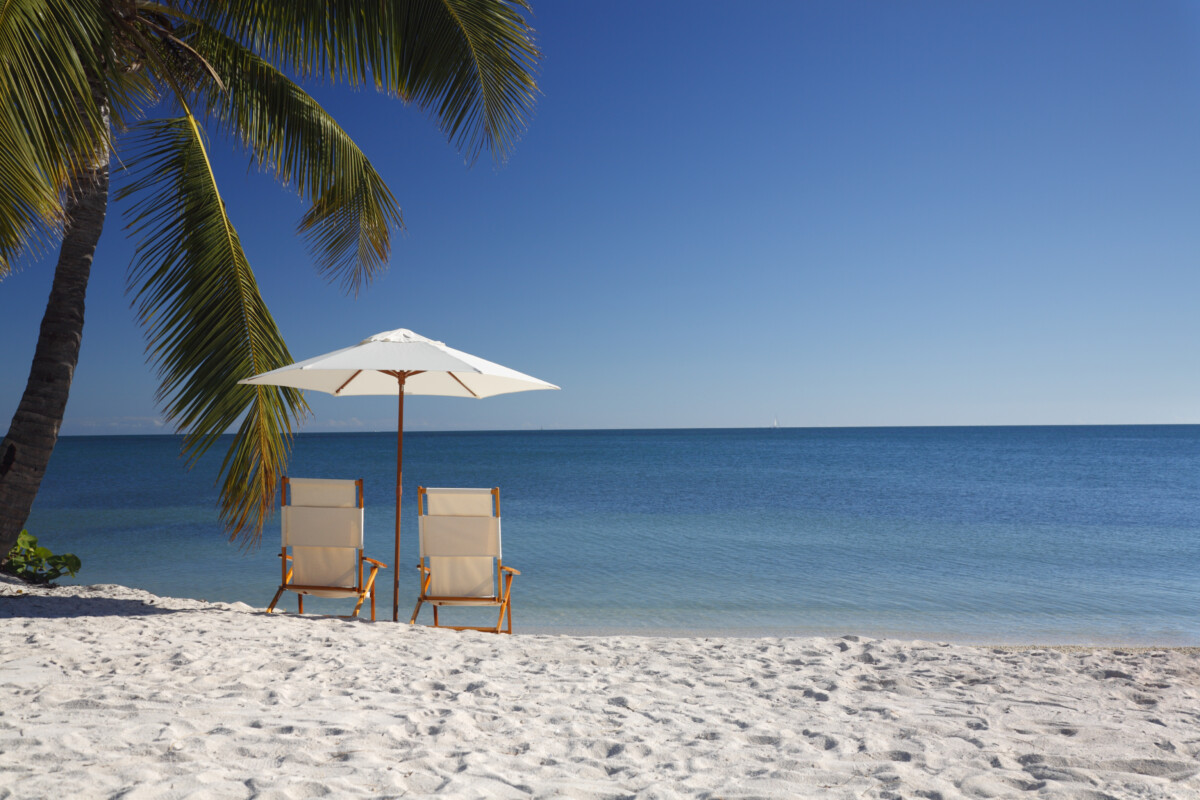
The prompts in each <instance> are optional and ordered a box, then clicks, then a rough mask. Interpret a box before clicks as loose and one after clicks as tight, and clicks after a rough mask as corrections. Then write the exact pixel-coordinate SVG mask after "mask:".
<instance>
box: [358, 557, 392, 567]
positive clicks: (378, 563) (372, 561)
mask: <svg viewBox="0 0 1200 800" xmlns="http://www.w3.org/2000/svg"><path fill="white" fill-rule="evenodd" d="M362 559H363V561H370V562H371V563H372V564H374V565H375V566H377V567H380V568H383V569H387V564H385V563H383V562H382V561H376V560H375V559H373V558H367V557H366V556H363V557H362Z"/></svg>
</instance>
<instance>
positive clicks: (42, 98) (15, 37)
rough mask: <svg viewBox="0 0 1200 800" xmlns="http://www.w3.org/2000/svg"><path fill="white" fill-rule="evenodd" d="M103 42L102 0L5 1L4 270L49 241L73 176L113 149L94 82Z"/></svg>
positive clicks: (0, 59)
mask: <svg viewBox="0 0 1200 800" xmlns="http://www.w3.org/2000/svg"><path fill="white" fill-rule="evenodd" d="M106 42H107V27H106V25H105V24H104V10H103V8H102V7H101V5H100V3H99V2H97V0H5V2H3V3H0V64H3V69H0V108H2V109H3V111H2V112H0V125H3V127H4V131H3V132H2V133H0V140H2V141H0V148H2V149H3V151H4V152H3V155H2V156H0V182H3V183H5V184H6V186H5V187H4V188H3V189H2V190H0V272H2V271H4V270H7V269H8V267H9V265H10V264H11V262H12V260H13V259H14V258H16V257H17V256H19V255H20V254H21V253H22V252H25V251H27V250H28V249H30V248H31V247H33V248H36V247H37V245H38V244H39V242H44V241H45V240H46V239H47V238H49V236H50V235H52V233H53V230H54V229H55V228H56V226H57V225H58V224H59V223H60V222H61V214H62V207H61V203H60V202H59V198H58V193H59V192H60V190H61V189H62V187H63V185H64V184H65V183H66V178H67V176H68V175H69V174H70V171H71V170H72V169H74V168H75V167H78V166H83V165H88V164H91V163H93V162H94V161H95V158H96V155H97V154H98V153H99V152H102V151H103V149H105V148H107V147H108V146H109V141H108V129H107V124H106V121H105V119H104V116H103V114H102V113H101V109H99V108H98V107H97V105H96V103H95V102H94V101H93V99H92V91H91V87H90V84H89V78H90V79H92V80H100V76H101V74H102V73H101V71H100V63H99V55H100V54H101V53H103V52H104V51H105V47H106Z"/></svg>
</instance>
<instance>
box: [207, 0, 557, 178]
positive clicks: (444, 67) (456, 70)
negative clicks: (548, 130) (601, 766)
mask: <svg viewBox="0 0 1200 800" xmlns="http://www.w3.org/2000/svg"><path fill="white" fill-rule="evenodd" d="M209 8H210V11H209V13H210V14H211V15H212V17H211V18H212V20H213V24H214V26H215V27H218V28H220V29H222V30H226V31H228V32H229V33H230V35H231V36H233V37H235V38H237V39H238V40H240V41H242V42H244V43H246V44H247V45H248V46H249V47H251V48H252V49H253V50H255V52H257V53H259V54H260V55H262V56H263V57H264V58H266V59H267V60H268V61H270V62H271V63H273V64H277V65H279V67H280V68H281V69H283V70H285V71H288V72H296V73H297V74H300V75H302V76H314V77H319V78H323V79H332V80H338V81H347V82H349V83H350V84H351V85H354V86H358V85H372V84H373V85H374V86H375V87H376V88H377V89H380V90H381V91H385V92H388V93H390V94H396V95H398V96H400V97H401V98H403V99H404V100H406V101H411V102H413V103H415V104H416V105H417V106H418V107H419V108H421V109H422V110H427V111H430V112H431V114H432V115H433V116H434V118H435V119H436V120H437V122H438V124H439V126H440V127H441V129H442V131H443V133H445V134H446V136H447V138H448V139H449V140H450V141H451V142H453V143H454V145H455V146H456V147H458V148H459V149H460V150H461V151H463V152H465V153H466V154H467V157H468V159H469V160H474V159H475V158H476V157H477V156H478V154H479V152H480V151H481V150H482V149H484V148H486V149H488V150H489V151H490V152H491V153H492V155H493V157H494V158H496V159H497V160H503V159H504V158H505V157H506V155H507V154H508V153H509V152H510V151H511V150H512V147H513V145H514V144H515V143H516V140H517V138H518V137H519V135H520V133H521V132H522V131H523V130H524V128H525V126H526V124H527V120H528V117H529V115H530V113H531V111H532V108H533V103H534V100H535V99H536V94H537V86H536V84H535V82H534V79H533V77H532V76H533V74H534V68H535V66H536V64H537V61H538V59H539V57H540V53H539V52H538V49H537V46H536V45H535V44H534V40H533V30H532V28H530V27H529V25H528V23H527V22H526V21H525V19H524V17H523V16H522V12H525V13H528V12H529V7H528V5H527V4H526V3H525V2H523V0H406V2H403V3H398V2H397V3H362V2H356V0H223V1H222V2H214V3H211V4H210V6H209Z"/></svg>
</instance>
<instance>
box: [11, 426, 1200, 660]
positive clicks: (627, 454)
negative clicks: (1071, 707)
mask: <svg viewBox="0 0 1200 800" xmlns="http://www.w3.org/2000/svg"><path fill="white" fill-rule="evenodd" d="M219 449H220V447H218V448H214V452H213V453H212V454H211V455H210V456H208V457H206V459H205V460H203V461H202V462H201V463H200V465H199V466H198V467H197V468H195V469H193V470H191V471H188V470H187V469H185V467H184V464H183V461H182V460H181V459H180V458H179V441H178V439H177V438H175V437H172V436H123V437H63V438H62V439H61V440H60V441H59V444H58V447H57V449H56V450H55V453H54V456H53V459H52V461H51V463H50V468H49V471H48V473H47V475H46V479H45V481H44V483H43V485H42V489H41V493H40V494H39V496H38V500H37V503H36V505H35V507H34V511H33V514H32V515H31V517H30V519H29V523H28V528H29V530H30V532H31V533H33V534H35V535H36V536H38V537H39V538H40V540H41V543H42V544H44V545H46V546H48V547H50V548H51V549H52V550H53V551H55V552H73V553H75V554H77V555H79V556H80V557H81V558H82V559H83V570H82V572H80V574H79V575H78V577H77V578H75V579H73V580H65V581H63V582H64V583H83V584H95V583H120V584H125V585H127V586H133V587H139V588H143V589H146V590H149V591H151V592H154V593H156V594H160V595H172V596H182V597H193V598H200V599H207V600H211V601H224V602H234V601H241V602H244V603H248V604H250V605H252V606H256V607H265V606H266V605H267V603H268V602H269V601H270V599H271V597H272V595H273V594H274V592H275V589H276V588H277V586H278V583H279V556H278V552H279V523H278V518H279V517H278V514H276V515H275V516H273V517H272V519H271V521H270V522H269V523H268V526H267V528H266V530H265V532H264V534H263V537H262V542H261V545H260V546H259V547H257V548H246V547H242V546H239V545H236V544H231V543H229V542H228V541H227V539H226V537H225V534H224V533H223V531H222V528H221V525H220V523H219V520H218V517H217V511H216V499H217V489H216V485H215V482H216V479H217V469H218V466H219V462H220V454H218V453H217V452H216V451H217V450H219ZM222 452H223V451H222ZM404 455H405V472H404V497H405V505H404V518H403V520H402V522H403V531H404V533H403V551H402V557H401V559H400V600H399V603H400V616H401V619H402V620H404V621H406V620H407V619H408V617H409V615H410V614H411V610H412V607H413V605H414V603H415V601H416V595H417V570H416V568H415V565H416V563H417V525H416V502H415V501H416V494H417V493H416V489H417V486H418V485H425V486H482V487H490V486H499V487H500V497H501V511H502V518H503V531H504V560H505V563H506V564H508V565H511V566H513V567H516V568H517V569H519V570H521V576H520V577H518V578H517V579H516V581H515V583H514V589H513V597H514V602H513V608H514V610H513V618H514V625H515V628H516V631H517V632H518V633H581V634H607V633H616V632H620V633H632V634H654V635H689V636H710V635H738V636H744V635H754V636H759V635H761V636H805V635H822V636H826V635H842V634H848V633H854V634H860V635H867V636H886V637H892V638H902V639H915V638H920V639H933V640H945V641H953V642H973V643H1061V644H1068V643H1079V644H1127V645H1139V644H1156V645H1198V644H1200V497H1198V494H1197V492H1198V491H1200V426H1097V427H1090V426H1071V427H959V428H950V427H946V428H828V429H804V428H793V429H731V430H714V429H704V430H629V431H615V430H603V431H520V432H509V431H504V432H477V433H460V432H454V433H431V432H410V433H407V434H406V435H405V448H404ZM395 457H396V456H395V433H394V432H382V433H358V434H353V433H352V434H345V433H338V434H323V433H316V434H301V435H299V436H297V437H296V439H295V442H294V447H293V452H292V458H291V463H290V466H289V469H288V473H289V474H290V475H293V476H297V477H310V478H360V477H361V478H363V479H364V480H365V490H364V494H365V499H366V521H367V534H366V535H367V545H366V554H367V555H368V556H370V557H373V558H376V559H379V560H381V561H385V562H387V563H388V564H389V565H391V564H392V562H393V561H394V558H393V526H394V520H395V517H394V513H395V512H394V503H395V489H394V486H395ZM379 584H380V587H381V591H380V593H379V599H378V604H379V617H380V618H381V619H387V618H390V614H391V606H392V592H391V585H392V573H391V571H390V570H388V571H385V572H383V573H381V576H380V579H379ZM281 604H282V607H284V608H285V609H286V610H289V611H292V610H295V597H294V596H293V595H285V597H284V599H283V600H282V601H281ZM305 605H306V610H312V609H313V608H316V609H317V610H318V611H326V612H329V613H345V612H346V611H347V610H348V603H347V602H340V603H339V602H333V601H325V602H324V603H313V602H311V601H310V602H306V604H305ZM454 611H459V612H460V613H459V614H458V615H457V616H456V617H455V619H458V620H465V621H466V622H467V623H468V624H474V623H475V621H476V620H479V619H480V618H479V616H478V612H472V611H463V610H458V609H451V610H448V611H447V612H446V615H447V618H446V619H445V620H444V621H448V622H451V623H453V622H454V619H450V616H451V615H452V614H453V612H454ZM428 613H429V612H428V610H426V611H424V612H423V614H425V615H426V617H425V618H423V621H425V622H428V621H429V620H428V618H427V616H428ZM489 615H490V612H489ZM468 617H469V619H468Z"/></svg>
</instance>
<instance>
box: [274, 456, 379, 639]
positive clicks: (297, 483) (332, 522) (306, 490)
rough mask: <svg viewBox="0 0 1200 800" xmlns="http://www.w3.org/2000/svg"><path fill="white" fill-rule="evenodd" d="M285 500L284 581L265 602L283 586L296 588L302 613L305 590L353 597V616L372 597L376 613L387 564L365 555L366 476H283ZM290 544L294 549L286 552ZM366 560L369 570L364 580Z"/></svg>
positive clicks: (373, 613) (293, 590) (325, 594)
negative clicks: (377, 577) (347, 478)
mask: <svg viewBox="0 0 1200 800" xmlns="http://www.w3.org/2000/svg"><path fill="white" fill-rule="evenodd" d="M280 502H281V504H282V512H283V514H282V516H283V520H282V527H283V550H282V551H281V552H280V554H279V557H280V559H282V561H283V582H282V583H280V584H279V591H277V592H275V598H274V599H273V600H271V605H270V606H268V607H267V613H271V612H272V611H274V610H275V604H276V603H278V602H279V597H280V595H282V594H283V593H284V592H285V591H288V592H295V593H296V599H297V601H298V602H299V613H301V614H303V613H304V596H305V595H306V594H307V595H312V596H314V597H354V598H357V600H358V602H357V603H356V604H355V606H354V612H353V613H352V614H350V616H351V617H357V616H358V612H359V609H361V608H362V604H363V601H364V600H366V599H367V598H368V597H369V598H371V619H372V620H374V619H375V574H376V573H377V572H378V571H379V569H380V567H386V566H387V564H383V563H381V562H379V561H376V560H375V559H373V558H367V557H366V556H364V555H363V482H362V478H359V479H358V480H356V481H336V480H312V479H309V478H290V479H289V478H286V477H285V478H284V479H283V485H282V493H281V497H280ZM288 548H291V553H288ZM363 562H368V563H370V564H371V574H370V576H369V577H368V578H367V580H366V582H365V583H364V582H363Z"/></svg>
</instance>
